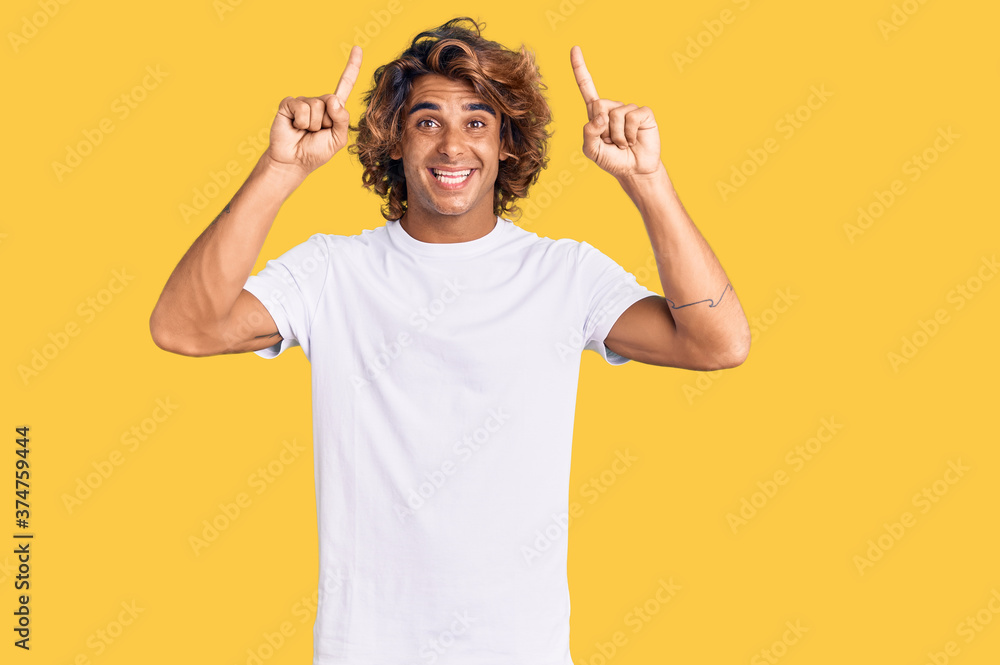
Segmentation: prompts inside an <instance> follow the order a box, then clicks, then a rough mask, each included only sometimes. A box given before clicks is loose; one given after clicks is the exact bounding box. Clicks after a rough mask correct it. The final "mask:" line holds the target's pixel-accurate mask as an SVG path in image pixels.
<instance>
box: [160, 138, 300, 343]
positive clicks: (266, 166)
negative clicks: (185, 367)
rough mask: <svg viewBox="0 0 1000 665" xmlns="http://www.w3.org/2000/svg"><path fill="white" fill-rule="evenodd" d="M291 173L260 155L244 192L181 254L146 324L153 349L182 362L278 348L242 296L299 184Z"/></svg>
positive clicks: (259, 307) (256, 304)
mask: <svg viewBox="0 0 1000 665" xmlns="http://www.w3.org/2000/svg"><path fill="white" fill-rule="evenodd" d="M303 179H304V175H302V173H301V172H300V171H298V170H296V169H295V168H294V167H291V166H290V165H287V164H283V163H280V162H276V161H274V160H273V159H272V158H271V156H270V155H269V153H268V152H267V151H265V152H264V154H263V155H261V157H260V159H259V160H258V161H257V164H256V165H255V166H254V168H253V170H252V171H251V172H250V175H249V176H248V177H247V179H246V181H245V182H244V183H243V186H242V187H240V189H239V191H237V192H236V195H235V196H233V199H232V200H231V201H230V202H229V204H228V205H227V206H226V207H225V209H223V211H222V212H221V213H219V216H218V217H216V218H215V220H214V221H213V222H212V223H211V224H210V225H209V226H208V228H206V229H205V230H204V231H203V232H202V234H201V235H200V236H198V239H197V240H195V241H194V244H192V245H191V247H190V249H188V251H187V252H186V253H185V254H184V256H183V258H181V260H180V262H179V263H178V264H177V267H176V268H174V271H173V273H172V274H171V275H170V278H169V279H168V280H167V283H166V285H165V286H164V287H163V292H162V293H161V294H160V298H159V300H158V301H157V303H156V307H155V308H154V309H153V313H152V315H151V316H150V319H149V329H150V333H151V334H152V336H153V341H154V342H155V343H156V345H157V346H158V347H160V348H161V349H164V350H166V351H171V352H173V353H178V354H181V355H185V356H209V355H216V354H221V353H241V352H245V351H257V350H259V349H263V348H266V347H268V346H272V345H273V344H275V343H276V342H278V341H280V340H281V335H279V334H278V328H277V326H276V325H275V323H274V319H272V318H271V315H270V313H268V311H267V309H266V308H265V307H264V305H263V304H261V302H260V301H259V300H258V299H257V298H256V297H254V296H253V295H251V294H250V292H249V291H246V290H244V289H243V285H244V284H246V281H247V278H248V277H249V276H250V272H251V271H252V270H253V266H254V263H255V262H256V260H257V257H258V256H259V255H260V250H261V248H262V247H263V246H264V240H265V239H266V238H267V234H268V232H269V231H270V229H271V224H272V223H273V222H274V219H275V217H276V216H277V214H278V209H279V208H280V207H281V205H282V204H283V203H284V202H285V200H286V199H287V198H288V197H289V196H290V195H291V193H292V192H293V191H295V189H296V188H297V187H298V186H299V185H300V184H301V183H302V180H303Z"/></svg>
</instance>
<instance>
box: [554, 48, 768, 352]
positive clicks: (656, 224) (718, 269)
mask: <svg viewBox="0 0 1000 665" xmlns="http://www.w3.org/2000/svg"><path fill="white" fill-rule="evenodd" d="M570 62H571V64H572V65H573V72H574V74H575V75H576V82H577V85H578V86H579V88H580V93H581V94H582V95H583V101H584V103H585V104H586V105H587V120H588V122H587V123H586V125H584V128H583V152H584V154H585V155H587V157H589V158H590V159H592V160H594V162H595V163H596V164H597V165H598V166H600V167H601V169H603V170H605V171H607V172H608V173H610V174H611V175H613V176H614V177H615V178H616V179H617V180H618V183H619V184H620V185H621V187H622V189H624V190H625V193H626V194H628V196H629V198H631V199H632V202H633V203H634V204H635V206H636V208H638V210H639V213H640V214H641V215H642V220H643V222H644V223H645V225H646V231H647V232H648V234H649V239H650V242H651V244H652V246H653V254H654V255H655V257H656V267H657V271H658V272H659V275H660V283H661V285H662V286H663V293H664V294H665V296H666V297H663V296H650V297H648V298H644V299H642V300H640V301H638V302H636V303H634V304H632V306H631V307H629V308H628V309H627V310H625V311H624V312H623V313H622V315H621V316H619V317H618V320H617V321H616V322H615V324H614V325H613V326H612V328H611V331H610V332H609V333H608V336H607V338H606V339H605V345H606V346H607V347H608V348H609V349H611V350H612V351H614V352H615V353H618V354H619V355H622V356H625V357H626V358H630V359H632V360H635V361H638V362H641V363H647V364H651V365H661V366H669V367H680V368H684V369H694V370H714V369H723V368H727V367H735V366H737V365H739V364H741V363H742V362H743V361H744V360H745V359H746V357H747V354H748V353H749V350H750V326H749V324H748V323H747V319H746V316H745V314H744V313H743V308H742V306H741V305H740V302H739V299H738V298H737V297H736V293H735V291H734V290H733V286H732V283H731V282H730V280H729V278H728V277H727V276H726V272H725V271H724V270H723V269H722V265H721V264H720V263H719V260H718V259H717V258H716V256H715V253H714V252H712V249H711V247H709V245H708V243H707V242H706V241H705V239H704V238H703V237H702V235H701V233H700V232H699V231H698V229H697V228H696V227H695V225H694V222H693V221H691V218H690V217H689V216H688V214H687V211H686V210H685V209H684V206H683V205H682V204H681V201H680V198H679V197H678V196H677V192H676V191H674V186H673V183H672V182H671V181H670V178H669V177H668V176H667V170H666V167H664V165H663V162H662V161H661V160H660V135H659V130H658V129H657V126H656V119H655V118H654V117H653V111H652V110H651V109H649V108H648V107H646V106H642V107H640V106H637V105H635V104H623V103H621V102H616V101H611V100H609V99H603V98H601V97H600V96H599V95H598V94H597V88H596V87H595V85H594V81H593V79H592V78H591V76H590V72H589V71H588V70H587V65H586V64H585V63H584V60H583V52H582V51H581V50H580V47H579V46H574V47H573V48H572V50H571V51H570Z"/></svg>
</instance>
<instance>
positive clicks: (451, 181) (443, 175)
mask: <svg viewBox="0 0 1000 665" xmlns="http://www.w3.org/2000/svg"><path fill="white" fill-rule="evenodd" d="M473 171H475V169H463V170H461V171H447V170H443V169H433V168H432V169H431V173H432V174H434V177H435V178H437V180H438V182H440V183H442V184H444V185H459V184H461V183H463V182H465V181H466V180H467V179H468V178H469V176H470V175H472V173H473Z"/></svg>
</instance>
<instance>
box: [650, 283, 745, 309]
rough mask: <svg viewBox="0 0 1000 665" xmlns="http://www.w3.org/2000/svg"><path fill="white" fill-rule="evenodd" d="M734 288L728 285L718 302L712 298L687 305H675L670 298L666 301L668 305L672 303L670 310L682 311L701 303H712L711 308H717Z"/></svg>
mask: <svg viewBox="0 0 1000 665" xmlns="http://www.w3.org/2000/svg"><path fill="white" fill-rule="evenodd" d="M732 288H733V287H732V286H731V285H730V284H726V286H725V288H723V289H722V295H720V296H719V298H718V300H715V301H713V300H712V299H711V298H706V299H705V300H696V301H695V302H689V303H688V304H686V305H675V304H674V301H673V300H671V299H670V298H664V300H666V301H667V302H668V303H670V308H671V309H680V308H681V307H690V306H691V305H697V304H698V303H700V302H707V303H712V304H710V305H709V307H715V306H716V305H718V304H719V303H720V302H722V298H723V296H725V295H726V291H731V290H732Z"/></svg>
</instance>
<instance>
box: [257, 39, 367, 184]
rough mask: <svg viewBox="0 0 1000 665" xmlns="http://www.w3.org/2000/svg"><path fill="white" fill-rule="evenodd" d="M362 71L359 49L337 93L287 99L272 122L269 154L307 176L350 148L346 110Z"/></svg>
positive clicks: (348, 64)
mask: <svg viewBox="0 0 1000 665" xmlns="http://www.w3.org/2000/svg"><path fill="white" fill-rule="evenodd" d="M360 70H361V47H359V46H355V47H354V48H352V49H351V54H350V56H348V58H347V66H346V67H344V73H343V74H341V75H340V82H339V83H338V84H337V90H336V92H334V93H333V94H332V95H329V94H328V95H323V96H321V97H294V98H293V97H285V98H284V99H283V100H281V104H280V105H279V106H278V114H277V115H276V116H275V117H274V122H273V123H271V139H270V145H269V146H268V148H267V150H266V153H267V155H268V156H269V157H270V158H271V159H272V160H274V161H276V162H280V163H281V164H287V165H291V166H293V167H297V168H300V169H301V170H302V176H303V177H305V176H307V175H309V174H310V173H312V172H313V171H314V170H315V169H317V168H319V167H320V166H322V165H323V164H326V163H327V162H328V161H330V158H331V157H333V156H334V155H335V154H336V153H337V151H338V150H340V149H341V148H343V147H344V146H345V145H347V129H348V126H349V124H350V120H351V116H350V113H348V112H347V109H346V108H344V104H345V103H346V102H347V96H348V95H349V94H350V93H351V89H352V88H353V87H354V83H355V81H357V80H358V73H359V72H360Z"/></svg>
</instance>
